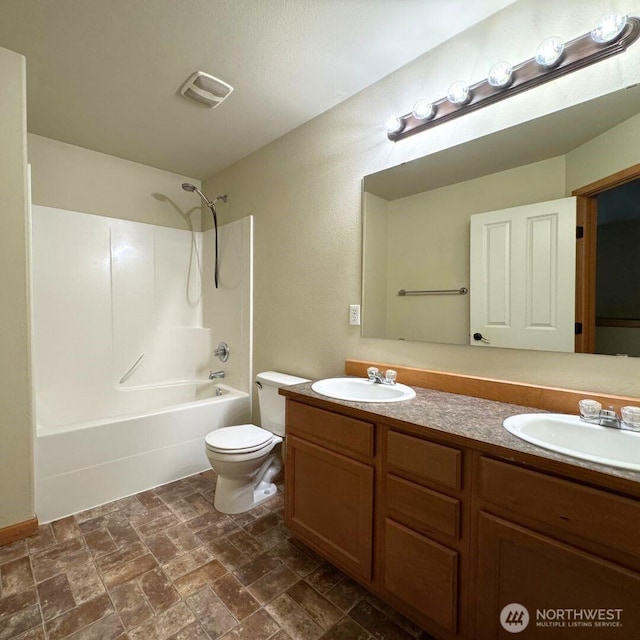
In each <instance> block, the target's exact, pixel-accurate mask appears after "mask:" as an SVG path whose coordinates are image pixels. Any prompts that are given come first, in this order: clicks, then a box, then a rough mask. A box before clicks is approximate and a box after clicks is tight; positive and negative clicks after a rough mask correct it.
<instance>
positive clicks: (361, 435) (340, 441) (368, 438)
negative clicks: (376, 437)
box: [287, 400, 373, 458]
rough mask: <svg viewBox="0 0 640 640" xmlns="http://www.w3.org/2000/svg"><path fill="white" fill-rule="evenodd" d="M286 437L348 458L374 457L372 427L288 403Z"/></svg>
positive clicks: (368, 424) (357, 421) (337, 415)
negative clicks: (297, 438)
mask: <svg viewBox="0 0 640 640" xmlns="http://www.w3.org/2000/svg"><path fill="white" fill-rule="evenodd" d="M287 434H289V435H297V436H299V437H301V438H304V439H305V440H310V441H311V442H315V443H316V444H320V445H322V446H324V447H327V448H328V449H332V450H334V451H340V452H343V453H346V454H347V455H349V454H350V453H351V454H354V453H355V454H359V455H361V456H365V457H367V458H371V457H372V456H373V425H372V424H371V423H369V422H364V421H362V420H356V419H355V418H347V417H346V416H341V415H340V414H338V413H333V412H331V411H325V410H324V409H317V408H316V407H309V406H307V405H304V404H301V403H299V402H295V401H294V400H287Z"/></svg>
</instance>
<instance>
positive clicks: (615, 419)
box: [599, 407, 622, 429]
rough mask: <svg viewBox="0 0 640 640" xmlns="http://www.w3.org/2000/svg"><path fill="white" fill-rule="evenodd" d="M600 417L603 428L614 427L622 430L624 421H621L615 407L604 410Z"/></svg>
mask: <svg viewBox="0 0 640 640" xmlns="http://www.w3.org/2000/svg"><path fill="white" fill-rule="evenodd" d="M599 417H600V421H599V424H600V426H602V427H613V428H614V429H620V428H622V420H620V417H619V416H618V414H617V413H616V410H615V409H614V408H613V407H609V408H608V409H602V411H600V416H599Z"/></svg>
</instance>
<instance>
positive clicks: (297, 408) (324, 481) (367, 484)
mask: <svg viewBox="0 0 640 640" xmlns="http://www.w3.org/2000/svg"><path fill="white" fill-rule="evenodd" d="M373 438H374V428H373V425H372V424H371V423H368V422H364V421H362V420H355V419H353V418H348V417H346V416H341V415H339V414H336V413H333V412H330V411H325V410H323V409H317V408H315V407H309V406H306V405H304V404H301V403H298V402H295V401H292V400H288V401H287V439H286V443H287V447H286V473H285V522H286V524H287V526H288V527H289V528H290V529H291V531H292V532H293V533H294V534H295V535H296V536H297V537H299V538H300V539H301V540H302V541H303V542H305V543H306V544H308V545H309V546H310V547H311V548H313V549H315V550H316V551H317V552H318V553H320V554H321V555H323V556H324V557H325V558H327V560H329V561H330V562H333V563H334V564H335V565H336V566H337V567H339V568H341V569H343V570H344V571H346V572H347V573H349V574H351V575H352V576H354V577H355V578H357V579H359V580H360V581H361V582H364V583H365V584H367V583H370V582H371V577H372V562H373V495H374V488H373V483H374V468H373V453H374V448H373Z"/></svg>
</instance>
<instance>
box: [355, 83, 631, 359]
mask: <svg viewBox="0 0 640 640" xmlns="http://www.w3.org/2000/svg"><path fill="white" fill-rule="evenodd" d="M638 114H640V87H632V88H630V89H626V90H623V91H618V92H615V93H613V94H609V95H607V96H604V97H601V98H598V99H596V100H592V101H590V102H588V103H583V104H580V105H575V106H573V107H571V108H568V109H565V110H563V111H560V112H557V113H553V114H551V115H548V116H545V117H544V118H540V119H537V120H534V121H530V122H527V123H523V124H521V125H518V126H516V127H512V128H510V129H505V130H502V131H500V132H498V133H495V134H491V135H489V136H486V137H484V138H480V139H478V140H474V141H471V142H468V143H466V144H463V145H460V146H457V147H453V148H451V149H447V150H445V151H442V152H438V153H434V154H432V155H430V156H427V157H425V158H420V159H417V160H414V161H412V162H409V163H405V164H403V165H400V166H397V167H392V168H390V169H387V170H384V171H381V172H378V173H376V174H372V175H369V176H366V177H365V178H364V181H363V191H364V193H363V270H362V273H363V290H362V305H363V311H362V316H363V324H362V335H363V336H364V337H378V338H381V337H383V338H390V339H398V340H417V341H426V342H439V343H449V344H473V342H474V341H473V339H472V337H471V334H472V333H475V332H477V329H476V328H474V327H471V326H470V319H469V318H470V300H472V298H473V295H474V291H473V290H471V291H470V294H469V295H455V294H453V295H450V294H444V295H415V296H402V295H398V292H399V291H400V290H401V289H404V290H450V289H454V290H456V289H460V288H461V287H469V288H470V282H471V280H472V277H471V275H472V274H471V266H470V258H469V251H470V235H469V234H470V218H471V216H472V215H474V214H479V213H484V212H490V211H496V210H501V209H509V208H513V207H520V206H523V205H530V204H534V203H539V202H545V201H551V200H558V199H564V198H566V197H568V196H571V194H572V192H574V191H576V190H579V189H581V188H582V187H585V185H591V184H592V183H594V182H596V181H598V180H600V179H602V178H605V177H608V176H611V175H612V174H615V173H616V172H619V171H620V170H621V169H625V168H627V167H630V166H631V165H635V164H637V163H640V115H638ZM448 126H449V125H448ZM450 126H455V123H453V124H451V125H450ZM637 184H640V183H636V186H634V184H633V183H629V185H628V186H626V185H625V186H624V187H619V189H622V191H623V192H624V193H622V192H621V193H620V194H614V191H613V190H607V191H605V192H604V193H601V194H599V195H597V197H593V198H591V200H592V201H593V203H594V204H593V205H592V213H593V221H594V224H593V230H594V232H595V229H596V225H595V220H596V217H597V245H596V244H595V242H594V246H597V252H595V253H594V255H593V265H592V266H593V269H594V273H596V272H597V277H594V283H593V288H594V292H593V295H592V296H591V299H595V300H596V304H597V309H596V307H595V305H594V306H593V309H592V315H593V322H592V324H594V325H595V324H596V316H597V318H598V321H597V324H598V326H597V327H595V330H594V334H595V337H594V338H593V340H591V343H590V344H587V343H586V342H585V345H586V346H585V347H579V348H578V350H582V351H587V352H596V353H613V354H628V355H640V335H639V336H638V338H636V334H640V308H639V307H640V302H638V300H639V299H640V296H639V295H638V293H639V292H638V285H637V283H638V282H639V279H638V276H640V273H638V272H637V271H638V269H639V267H638V266H637V265H636V264H633V265H630V264H626V266H625V265H623V263H622V262H621V260H623V256H622V255H621V254H625V255H626V256H634V255H635V247H638V246H640V236H638V235H636V236H631V234H630V233H629V230H630V229H631V228H632V227H633V228H640V204H638V203H639V202H640V200H639V199H638V190H639V189H640V188H639V187H638V186H637ZM607 189H608V188H607ZM616 191H617V189H616ZM590 195H593V194H590ZM578 200H580V198H579V199H578ZM611 200H615V203H614V204H613V205H610V204H609V201H611ZM621 203H622V204H621ZM578 204H579V206H580V203H578ZM612 208H613V209H615V211H616V213H615V214H612V213H610V211H611V210H612ZM621 217H622V218H624V222H622V221H620V218H621ZM629 219H631V221H629ZM613 220H615V221H616V222H615V225H616V229H617V230H616V229H613V230H612V227H613V226H614V223H613ZM622 225H626V226H625V228H624V229H623V228H622ZM588 227H589V225H585V228H588ZM634 233H635V231H634ZM609 236H615V239H614V240H613V243H609V241H608V240H606V238H607V237H609ZM631 261H632V262H633V258H632V259H631ZM635 263H637V260H636V261H635ZM581 277H582V276H580V278H581ZM580 278H579V279H580ZM596 280H597V285H596V284H595V281H596ZM576 286H577V288H578V289H580V287H581V286H582V287H584V286H591V285H585V284H584V283H583V284H580V283H577V284H575V285H569V287H568V288H569V289H571V290H564V291H558V292H557V293H558V295H561V296H564V297H565V298H566V297H568V298H570V299H571V301H573V300H574V299H575V297H576V290H577V289H576ZM596 287H597V289H598V291H597V293H596ZM505 291H507V292H509V290H508V287H506V288H505ZM511 297H513V296H511ZM591 304H593V303H591ZM529 305H530V306H531V302H530V301H529ZM550 314H551V315H553V310H551V312H550ZM582 314H586V315H585V317H587V316H588V315H589V312H588V309H587V310H586V311H585V310H581V311H580V314H579V316H578V317H576V318H575V320H576V321H578V320H582V319H583V318H582ZM505 317H507V319H508V314H506V316H505ZM571 323H572V324H573V319H572V321H571ZM603 323H604V324H607V326H601V325H602V324H603ZM611 325H613V326H611ZM621 325H622V326H621ZM495 335H497V336H498V337H497V338H494V339H491V340H489V342H487V341H486V340H481V341H478V342H477V345H478V346H480V347H488V346H503V345H501V344H500V339H499V335H500V333H499V332H498V333H497V334H495ZM483 336H484V331H483ZM491 337H492V336H491ZM636 344H637V345H638V346H635V345H636ZM510 346H519V345H515V344H514V345H510ZM519 348H529V347H519ZM537 348H541V349H545V350H547V349H549V350H557V347H547V346H540V347H537ZM568 350H572V348H571V347H570V348H569V349H568Z"/></svg>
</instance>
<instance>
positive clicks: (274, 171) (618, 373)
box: [204, 0, 640, 396]
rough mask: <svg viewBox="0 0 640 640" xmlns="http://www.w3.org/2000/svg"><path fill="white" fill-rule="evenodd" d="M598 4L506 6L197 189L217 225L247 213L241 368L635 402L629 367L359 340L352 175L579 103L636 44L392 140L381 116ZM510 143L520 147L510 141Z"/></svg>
mask: <svg viewBox="0 0 640 640" xmlns="http://www.w3.org/2000/svg"><path fill="white" fill-rule="evenodd" d="M616 8H617V9H620V10H624V7H623V6H622V5H621V6H620V7H617V6H612V5H611V3H610V2H609V1H608V0H607V1H605V0H568V1H566V2H562V3H558V2H552V1H551V0H520V1H519V2H517V3H515V4H514V5H511V6H510V7H507V8H506V9H505V10H503V11H502V12H500V13H499V14H497V15H496V16H495V17H493V18H491V19H489V20H488V21H485V22H484V23H482V24H481V25H479V26H477V27H474V28H472V29H470V30H469V31H467V32H465V33H464V34H462V35H461V36H459V37H456V38H454V39H453V40H451V41H449V42H447V43H445V44H444V45H442V46H441V47H438V48H437V49H436V50H434V51H432V52H429V53H427V54H425V55H424V56H422V57H421V58H419V59H417V60H416V61H414V62H413V63H411V64H409V65H407V66H405V67H402V68H401V69H400V70H398V71H397V72H395V73H393V74H391V75H390V76H387V77H386V78H385V79H383V80H381V81H380V82H378V83H376V84H374V85H372V86H371V87H369V88H367V89H366V90H364V91H362V92H361V93H359V94H358V95H356V96H354V97H353V98H351V99H349V100H347V101H345V102H343V103H341V104H340V105H338V106H337V107H336V108H334V109H332V110H330V111H328V112H326V113H324V114H323V115H321V116H319V117H318V118H316V119H314V120H312V121H311V122H308V123H307V124H305V125H303V126H301V127H299V128H298V129H296V130H294V131H292V132H291V133H289V134H288V135H286V136H284V137H282V138H280V139H278V140H276V141H274V142H273V143H271V144H269V145H268V146H266V147H264V148H262V149H260V150H259V151H257V152H256V153H254V154H252V155H251V156H249V157H247V158H245V159H244V160H242V161H240V162H238V163H236V164H235V165H233V166H231V167H229V168H228V169H226V170H225V171H222V172H220V173H219V174H217V175H216V176H213V177H212V178H210V179H209V180H207V181H206V182H205V183H204V188H205V190H206V191H207V192H210V193H216V192H223V193H228V194H229V203H227V205H226V206H225V207H224V209H223V208H222V207H221V208H220V213H221V216H222V217H223V218H224V219H236V218H240V217H242V216H244V215H247V214H249V213H251V214H254V215H255V274H256V275H255V333H254V335H255V345H254V356H255V357H254V362H255V366H254V371H260V370H264V369H278V370H282V371H287V372H291V373H296V374H299V375H304V376H307V377H313V378H318V377H324V376H332V375H336V374H339V373H340V372H342V371H343V366H344V359H345V358H362V359H378V360H383V361H388V362H394V363H402V364H407V365H417V366H424V367H428V368H434V369H443V370H448V371H458V372H464V373H469V374H477V375H485V376H492V377H497V378H506V379H511V380H519V381H525V382H531V383H539V384H550V385H557V386H561V387H569V388H576V389H587V390H589V389H592V390H599V391H602V392H611V393H628V394H631V395H637V396H640V386H639V382H638V381H640V362H639V361H638V360H635V359H634V360H630V359H621V358H619V359H618V358H615V357H611V356H595V355H581V354H557V353H544V352H524V351H517V350H508V349H505V350H498V349H494V350H487V349H472V348H471V347H468V346H457V345H437V344H423V343H416V342H404V341H391V340H376V339H367V338H361V337H360V332H359V329H358V327H352V326H349V325H348V305H349V304H354V303H358V302H359V301H360V297H361V239H360V238H361V208H360V207H361V180H362V177H363V176H364V175H366V174H369V173H373V172H375V171H379V170H381V169H384V168H387V167H390V166H394V165H397V164H399V163H401V162H404V161H407V160H411V159H413V158H416V157H420V156H424V155H427V154H430V153H434V152H436V151H439V150H442V149H445V148H448V147H451V146H454V145H456V144H460V143H463V142H465V141H467V140H471V139H474V138H477V137H480V136H482V135H486V134H488V133H491V132H493V131H497V130H500V129H502V128H506V127H509V126H512V125H515V124H518V123H520V122H523V121H526V120H529V119H532V118H535V117H538V116H542V115H544V114H546V113H550V112H553V111H555V110H558V109H562V108H564V107H566V106H569V105H570V104H574V103H577V102H583V101H585V100H589V99H592V98H595V97H597V96H599V95H604V94H605V93H608V92H610V91H613V90H617V89H620V88H623V87H625V86H628V85H631V84H634V83H635V82H638V81H639V80H640V45H637V44H636V45H634V46H632V47H631V48H630V49H628V50H627V51H626V52H625V53H623V54H621V55H620V56H616V57H613V58H610V59H608V60H605V61H603V62H600V63H598V64H596V65H593V66H591V67H588V68H585V69H582V70H580V71H578V72H576V73H574V74H571V75H569V76H566V77H564V78H561V79H559V80H556V81H554V82H551V83H549V84H547V85H544V86H541V87H538V88H536V89H534V90H532V91H529V92H525V93H523V94H520V95H518V96H514V97H512V98H510V99H508V100H505V101H503V102H500V103H498V104H495V105H493V106H491V107H488V108H486V109H481V110H479V111H476V112H474V113H471V114H468V115H466V116H464V117H463V118H460V119H457V120H454V121H451V122H449V123H446V124H443V125H441V126H439V127H435V128H433V129H430V130H429V131H427V132H424V133H421V134H418V135H415V136H412V137H410V138H408V139H406V140H403V141H401V142H398V143H395V144H394V143H391V142H389V141H388V140H387V139H386V136H385V131H384V128H383V124H382V123H384V122H385V120H386V119H387V118H388V116H389V114H392V113H405V112H406V111H408V110H409V109H410V108H411V105H412V104H413V103H414V102H415V100H416V98H417V97H420V96H421V95H426V96H434V97H439V96H442V95H445V94H446V90H447V87H448V85H449V84H450V83H451V81H453V80H456V79H458V78H467V79H469V80H470V81H472V82H473V81H476V80H480V79H481V78H483V77H485V76H486V71H487V69H488V68H489V67H490V66H491V64H492V63H493V62H495V61H496V60H501V59H504V58H506V57H508V58H509V59H512V60H513V61H514V62H518V61H521V60H526V59H528V58H530V57H531V56H532V54H533V51H534V50H535V47H536V46H537V44H538V43H539V42H540V41H541V40H542V39H543V38H544V37H546V36H548V35H550V34H556V33H557V34H562V35H563V36H564V37H566V38H573V37H576V36H578V35H580V34H582V33H585V32H587V31H589V30H590V29H591V27H592V25H593V22H594V21H595V20H596V19H597V18H598V17H599V16H600V15H602V14H603V13H605V12H606V11H609V10H611V9H616ZM522 144H527V140H523V141H522Z"/></svg>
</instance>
